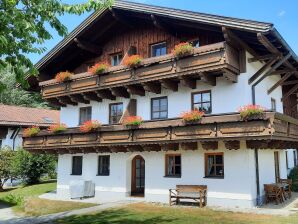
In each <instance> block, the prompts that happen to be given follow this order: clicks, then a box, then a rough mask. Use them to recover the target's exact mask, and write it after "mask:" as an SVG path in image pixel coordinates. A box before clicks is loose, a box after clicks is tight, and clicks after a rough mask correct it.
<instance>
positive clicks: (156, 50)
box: [151, 42, 167, 57]
mask: <svg viewBox="0 0 298 224" xmlns="http://www.w3.org/2000/svg"><path fill="white" fill-rule="evenodd" d="M165 54H167V43H166V42H162V43H158V44H152V45H151V57H158V56H162V55H165Z"/></svg>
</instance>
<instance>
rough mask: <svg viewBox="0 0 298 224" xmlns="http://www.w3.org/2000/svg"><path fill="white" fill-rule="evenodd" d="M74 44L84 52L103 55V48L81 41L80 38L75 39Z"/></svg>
mask: <svg viewBox="0 0 298 224" xmlns="http://www.w3.org/2000/svg"><path fill="white" fill-rule="evenodd" d="M74 42H75V43H76V44H77V46H78V47H79V48H81V49H82V50H85V51H88V52H91V53H93V54H96V55H101V54H102V48H101V47H98V46H97V45H95V44H91V43H88V42H86V41H81V40H79V39H78V38H75V39H74Z"/></svg>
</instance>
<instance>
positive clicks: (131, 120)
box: [122, 116, 143, 126]
mask: <svg viewBox="0 0 298 224" xmlns="http://www.w3.org/2000/svg"><path fill="white" fill-rule="evenodd" d="M142 123H143V118H142V117H140V116H129V117H125V118H124V119H123V122H122V124H123V125H125V126H139V125H140V124H142Z"/></svg>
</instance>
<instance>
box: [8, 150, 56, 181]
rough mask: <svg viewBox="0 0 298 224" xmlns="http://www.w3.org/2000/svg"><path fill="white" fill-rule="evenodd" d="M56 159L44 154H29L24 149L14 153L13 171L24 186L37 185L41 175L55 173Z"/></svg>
mask: <svg viewBox="0 0 298 224" xmlns="http://www.w3.org/2000/svg"><path fill="white" fill-rule="evenodd" d="M55 169H56V157H55V156H53V155H45V154H41V155H40V154H31V153H29V152H28V151H25V150H24V149H18V150H17V151H16V155H15V160H14V162H13V170H14V172H15V173H16V174H17V175H18V177H19V178H21V179H22V180H23V182H25V183H26V184H37V183H39V182H40V178H41V177H42V175H43V174H49V173H53V172H55Z"/></svg>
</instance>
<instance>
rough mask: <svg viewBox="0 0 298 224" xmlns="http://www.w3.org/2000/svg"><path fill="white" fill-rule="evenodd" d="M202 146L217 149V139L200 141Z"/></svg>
mask: <svg viewBox="0 0 298 224" xmlns="http://www.w3.org/2000/svg"><path fill="white" fill-rule="evenodd" d="M201 144H202V148H203V149H204V150H210V149H211V150H216V149H218V142H217V141H202V142H201Z"/></svg>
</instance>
